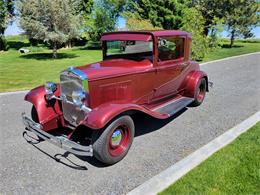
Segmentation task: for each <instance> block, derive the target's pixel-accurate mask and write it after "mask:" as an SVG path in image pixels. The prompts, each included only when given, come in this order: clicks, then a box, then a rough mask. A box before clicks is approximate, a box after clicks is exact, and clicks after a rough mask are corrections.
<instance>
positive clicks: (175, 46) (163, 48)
mask: <svg viewBox="0 0 260 195" xmlns="http://www.w3.org/2000/svg"><path fill="white" fill-rule="evenodd" d="M158 51H159V56H158V57H159V61H167V60H176V59H180V58H182V57H184V38H181V37H159V38H158Z"/></svg>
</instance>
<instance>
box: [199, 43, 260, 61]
mask: <svg viewBox="0 0 260 195" xmlns="http://www.w3.org/2000/svg"><path fill="white" fill-rule="evenodd" d="M227 44H228V42H224V46H223V48H218V49H215V50H213V51H211V52H209V53H208V54H207V55H206V57H205V58H204V59H203V62H208V61H212V60H218V59H222V58H227V57H231V56H237V55H242V54H247V53H253V52H259V51H260V41H258V42H255V43H250V42H241V41H239V42H236V43H235V46H234V47H233V48H229V47H228V45H227Z"/></svg>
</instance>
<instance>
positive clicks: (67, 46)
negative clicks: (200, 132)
mask: <svg viewBox="0 0 260 195" xmlns="http://www.w3.org/2000/svg"><path fill="white" fill-rule="evenodd" d="M65 48H66V49H69V48H71V40H68V41H67V42H66V43H65Z"/></svg>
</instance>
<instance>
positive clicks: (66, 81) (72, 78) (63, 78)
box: [60, 68, 86, 126]
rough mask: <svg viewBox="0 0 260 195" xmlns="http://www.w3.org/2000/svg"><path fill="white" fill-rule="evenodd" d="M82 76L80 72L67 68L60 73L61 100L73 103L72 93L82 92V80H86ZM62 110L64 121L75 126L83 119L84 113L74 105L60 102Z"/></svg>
mask: <svg viewBox="0 0 260 195" xmlns="http://www.w3.org/2000/svg"><path fill="white" fill-rule="evenodd" d="M83 74H84V73H83V72H82V71H80V70H77V69H74V68H69V69H67V70H64V71H63V72H61V74H60V90H61V96H62V97H63V98H66V99H67V100H68V101H70V102H73V100H72V92H73V91H75V90H84V89H83V80H85V79H86V76H85V77H84V75H85V74H84V75H83ZM62 110H63V116H64V118H65V120H67V121H68V122H69V123H70V124H72V125H75V126H77V125H78V124H79V123H80V121H81V120H83V119H84V117H85V113H84V111H82V110H80V108H79V107H77V106H76V105H73V104H70V103H68V102H66V101H62Z"/></svg>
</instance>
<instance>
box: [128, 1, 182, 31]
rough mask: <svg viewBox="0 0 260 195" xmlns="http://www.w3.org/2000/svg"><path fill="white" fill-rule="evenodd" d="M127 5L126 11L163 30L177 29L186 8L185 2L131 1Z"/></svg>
mask: <svg viewBox="0 0 260 195" xmlns="http://www.w3.org/2000/svg"><path fill="white" fill-rule="evenodd" d="M127 4H128V5H127V6H126V7H125V9H126V11H128V12H137V13H138V14H139V15H140V17H141V18H142V19H145V20H150V22H151V23H152V25H153V26H157V27H161V28H163V29H179V28H180V27H181V23H182V16H183V10H184V9H185V8H186V0H164V1H163V0H160V1H158V0H133V1H128V2H127Z"/></svg>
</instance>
